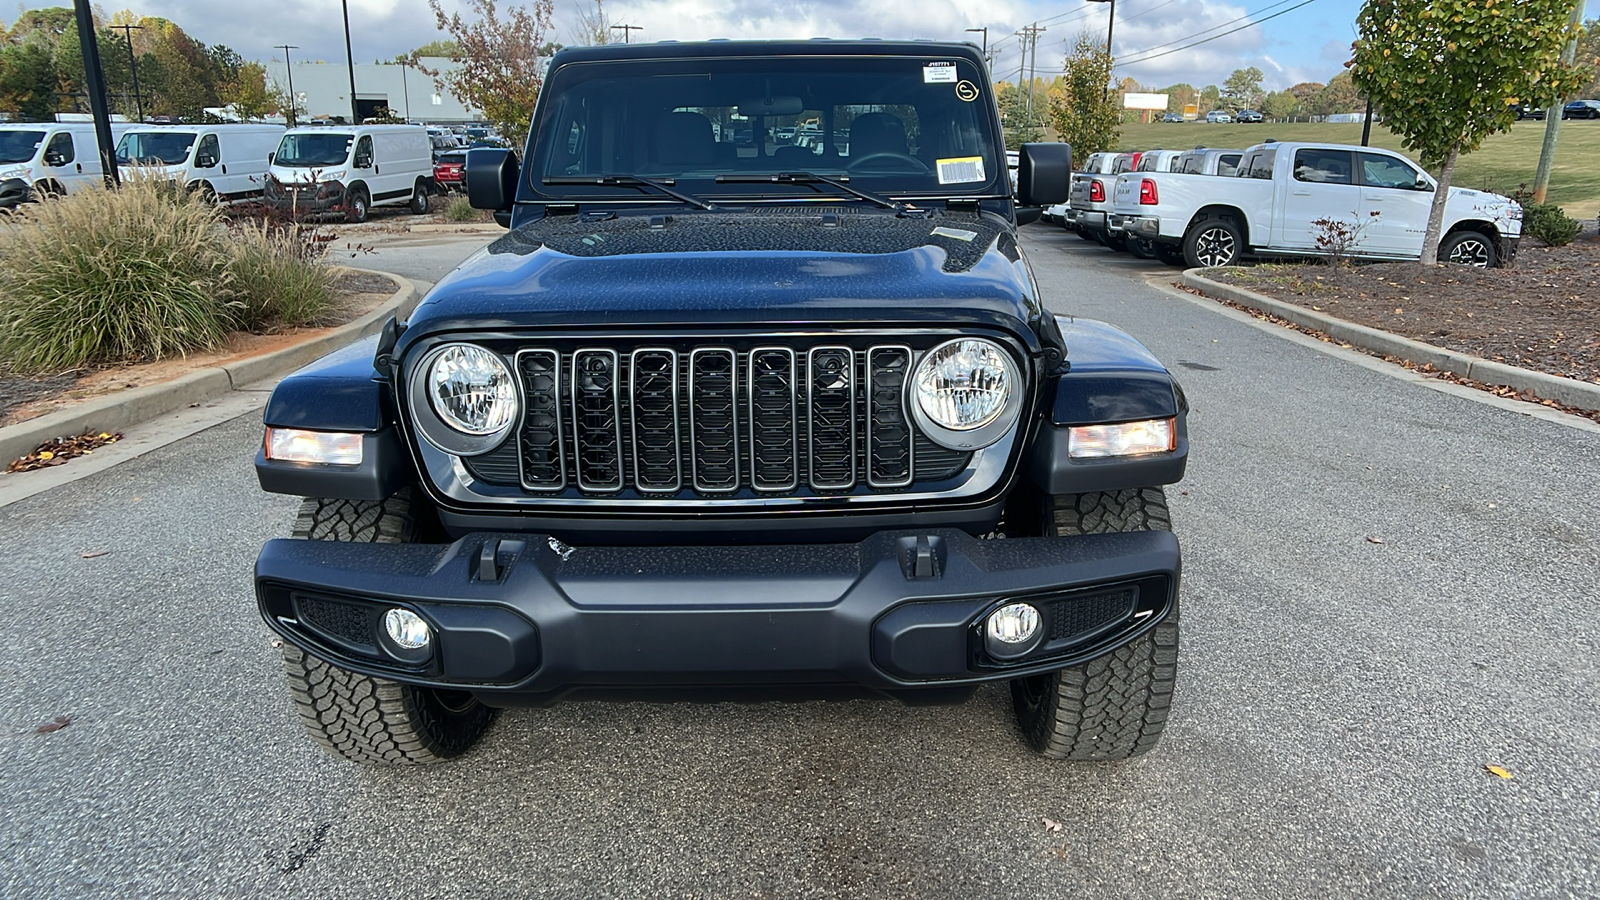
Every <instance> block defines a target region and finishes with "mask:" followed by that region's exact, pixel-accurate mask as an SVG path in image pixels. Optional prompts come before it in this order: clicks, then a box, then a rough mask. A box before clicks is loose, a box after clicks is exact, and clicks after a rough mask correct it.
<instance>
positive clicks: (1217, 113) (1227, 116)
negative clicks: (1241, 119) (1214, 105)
mask: <svg viewBox="0 0 1600 900" xmlns="http://www.w3.org/2000/svg"><path fill="white" fill-rule="evenodd" d="M1206 121H1207V122H1211V123H1218V122H1223V123H1225V122H1232V121H1233V113H1230V112H1228V111H1227V110H1225V109H1213V110H1212V111H1211V112H1208V113H1206Z"/></svg>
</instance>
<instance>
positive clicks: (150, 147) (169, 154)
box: [117, 131, 194, 166]
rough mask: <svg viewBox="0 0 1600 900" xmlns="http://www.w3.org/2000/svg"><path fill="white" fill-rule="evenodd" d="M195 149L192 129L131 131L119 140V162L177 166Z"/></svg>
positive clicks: (121, 163)
mask: <svg viewBox="0 0 1600 900" xmlns="http://www.w3.org/2000/svg"><path fill="white" fill-rule="evenodd" d="M192 149H194V132H192V131H161V132H154V131H145V132H139V131H130V132H128V133H127V134H125V135H123V136H122V140H121V141H118V142H117V163H118V164H120V165H124V166H127V165H132V164H134V163H146V164H155V163H160V164H161V165H164V166H175V165H177V164H178V163H181V162H183V161H185V160H187V159H188V158H189V151H190V150H192Z"/></svg>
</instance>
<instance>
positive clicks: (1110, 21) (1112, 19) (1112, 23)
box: [1089, 0, 1117, 100]
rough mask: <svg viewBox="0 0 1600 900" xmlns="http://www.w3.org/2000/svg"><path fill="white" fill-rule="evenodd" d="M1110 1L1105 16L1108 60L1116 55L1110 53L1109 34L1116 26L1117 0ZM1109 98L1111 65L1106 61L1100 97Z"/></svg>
mask: <svg viewBox="0 0 1600 900" xmlns="http://www.w3.org/2000/svg"><path fill="white" fill-rule="evenodd" d="M1089 2H1090V3H1105V2H1107V0H1089ZM1110 3H1111V15H1110V16H1108V17H1107V18H1106V58H1107V59H1108V60H1114V59H1116V57H1115V56H1113V55H1112V53H1111V34H1112V31H1113V30H1114V29H1115V28H1116V27H1117V0H1110ZM1110 98H1111V66H1110V64H1109V62H1108V64H1107V66H1106V90H1105V93H1104V94H1103V95H1102V96H1101V98H1100V99H1102V100H1109V99H1110Z"/></svg>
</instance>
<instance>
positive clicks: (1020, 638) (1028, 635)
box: [983, 603, 1044, 659]
mask: <svg viewBox="0 0 1600 900" xmlns="http://www.w3.org/2000/svg"><path fill="white" fill-rule="evenodd" d="M1043 636H1044V632H1043V631H1041V630H1040V628H1039V610H1037V609H1035V608H1034V607H1033V606H1032V605H1031V604H1028V603H1008V604H1006V605H1005V606H1002V607H1000V608H999V609H997V610H995V611H994V612H992V613H990V614H989V617H988V618H987V619H985V620H984V623H983V643H984V646H985V648H986V649H987V650H988V651H989V655H990V656H993V657H995V658H996V659H1015V658H1016V657H1018V656H1022V655H1023V654H1025V653H1028V652H1029V651H1031V650H1033V648H1035V647H1037V646H1038V645H1039V640H1040V638H1042V637H1043Z"/></svg>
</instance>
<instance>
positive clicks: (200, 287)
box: [0, 176, 236, 373]
mask: <svg viewBox="0 0 1600 900" xmlns="http://www.w3.org/2000/svg"><path fill="white" fill-rule="evenodd" d="M229 263H230V254H229V251H228V234H227V230H226V229H225V228H224V227H223V226H222V223H221V214H220V213H219V212H218V210H217V209H216V208H215V207H213V206H211V205H209V204H207V203H205V202H204V201H203V200H202V199H201V198H200V197H198V196H196V195H193V194H190V193H188V192H185V191H181V190H174V189H173V188H172V186H171V185H170V184H169V183H166V182H162V181H159V180H156V179H152V178H148V177H143V178H141V177H137V176H136V177H134V178H131V179H129V180H128V181H127V182H126V183H125V184H124V185H123V186H122V188H121V189H119V190H117V191H106V190H99V189H92V190H87V191H82V192H80V193H76V194H72V195H69V196H66V197H61V198H57V199H50V200H46V201H44V202H42V203H36V204H27V205H25V206H23V207H22V208H21V209H20V210H18V212H17V213H16V214H15V215H13V216H11V217H10V218H9V220H8V221H7V222H6V223H5V224H4V225H3V226H0V367H3V368H6V369H10V370H12V371H15V372H22V373H33V372H60V371H66V370H71V369H77V368H82V367H84V366H91V365H97V364H104V363H112V362H123V361H135V360H145V359H157V358H161V357H166V356H173V355H177V354H183V353H187V352H189V351H191V350H205V349H214V348H217V347H220V346H222V344H223V341H224V339H225V338H226V337H227V334H228V331H229V329H230V327H231V326H232V324H233V321H234V319H235V315H236V306H235V304H234V298H233V293H234V292H233V287H232V283H231V282H232V273H231V272H230V270H229Z"/></svg>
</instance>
